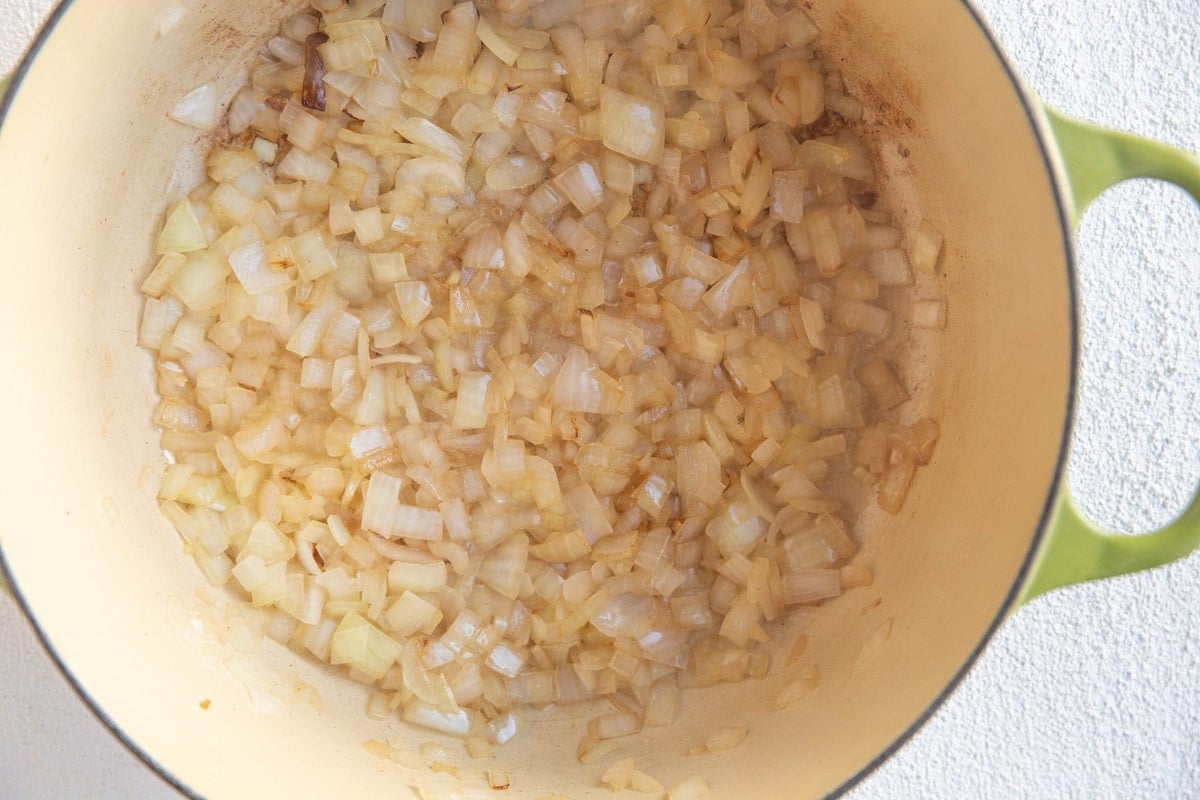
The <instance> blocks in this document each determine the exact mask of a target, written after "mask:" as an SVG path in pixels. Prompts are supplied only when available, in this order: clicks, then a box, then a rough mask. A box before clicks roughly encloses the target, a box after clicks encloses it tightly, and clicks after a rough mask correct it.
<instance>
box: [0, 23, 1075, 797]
mask: <svg viewBox="0 0 1200 800" xmlns="http://www.w3.org/2000/svg"><path fill="white" fill-rule="evenodd" d="M951 2H957V3H959V4H960V5H961V6H962V7H963V10H965V11H966V12H967V14H969V15H970V17H971V19H972V20H974V22H975V24H976V25H977V26H978V28H979V31H980V33H982V34H983V37H984V39H985V41H986V42H987V46H988V47H989V48H990V49H991V51H992V55H993V56H994V57H995V59H996V60H997V61H998V62H999V64H1000V66H1001V67H1002V68H1003V70H1004V73H1005V75H1007V76H1008V80H1009V83H1010V84H1011V85H1012V89H1013V92H1014V93H1015V94H1016V96H1017V100H1018V101H1019V102H1020V104H1021V108H1022V109H1023V110H1024V112H1025V118H1026V121H1027V122H1028V123H1029V127H1030V130H1031V132H1032V133H1033V137H1034V139H1035V141H1036V143H1037V146H1038V150H1039V151H1040V152H1041V155H1042V161H1043V164H1044V165H1045V169H1046V172H1047V174H1048V175H1049V177H1050V178H1051V180H1050V188H1051V191H1052V192H1053V195H1054V205H1055V208H1056V209H1057V213H1058V221H1059V228H1060V229H1061V231H1062V245H1063V255H1064V256H1065V261H1066V264H1067V295H1068V306H1069V308H1068V317H1069V321H1070V329H1069V330H1070V333H1069V335H1070V343H1069V346H1070V358H1069V364H1068V387H1069V391H1068V392H1067V405H1066V409H1065V410H1064V414H1063V428H1062V433H1061V435H1060V438H1059V448H1058V457H1057V459H1056V460H1055V465H1054V472H1053V476H1052V478H1051V481H1050V485H1049V486H1048V488H1047V491H1046V499H1045V501H1044V503H1043V506H1042V511H1041V513H1040V515H1039V516H1038V522H1037V526H1036V527H1035V529H1034V531H1033V537H1032V538H1031V540H1030V544H1029V549H1028V550H1027V552H1026V553H1025V557H1024V558H1023V559H1022V562H1021V566H1020V568H1019V569H1018V570H1017V573H1016V575H1015V576H1014V577H1013V583H1012V587H1011V588H1010V589H1009V591H1008V594H1007V595H1006V596H1005V598H1004V602H1003V603H1002V604H1001V606H1000V608H999V610H998V611H997V613H996V615H995V617H994V618H993V619H992V621H991V622H990V623H989V624H988V627H987V630H986V631H984V633H983V635H982V636H981V637H980V639H979V641H978V643H977V644H976V645H975V648H974V649H973V650H972V651H971V653H970V654H969V655H968V656H967V657H966V659H964V661H963V663H962V665H961V666H960V667H959V669H958V671H957V672H956V673H955V675H954V677H953V678H951V679H950V681H949V682H948V683H947V684H946V686H945V687H944V688H943V689H942V690H941V691H940V692H939V693H938V694H937V695H936V696H935V697H934V698H932V699H931V700H930V701H929V703H928V705H927V706H926V707H925V710H924V711H923V712H922V713H921V714H920V715H919V716H918V717H917V718H916V719H914V720H913V721H912V722H911V723H910V724H909V725H908V727H907V728H905V729H904V731H903V732H902V733H901V734H900V735H899V736H897V737H896V738H895V739H894V740H893V741H892V742H891V744H889V745H888V746H887V747H886V748H884V749H883V750H882V751H881V752H880V753H879V754H878V755H877V756H875V758H873V759H871V761H869V762H868V763H867V764H865V765H863V766H862V767H860V768H859V769H858V771H857V772H856V773H855V774H854V775H852V776H851V777H849V778H848V779H846V780H845V781H844V782H843V783H842V784H841V785H840V786H838V787H837V788H836V789H834V790H833V791H832V792H830V793H829V794H828V795H826V797H827V798H837V797H842V796H843V795H845V794H846V793H848V792H849V791H850V790H851V789H853V788H855V787H856V786H858V785H859V784H861V783H862V782H863V781H864V780H866V779H867V777H868V776H870V775H871V774H872V773H874V772H875V771H876V770H877V769H878V768H879V767H880V766H882V765H883V763H884V762H886V761H888V760H889V759H891V758H892V756H894V755H895V754H896V753H897V752H899V751H900V750H901V749H902V748H903V747H904V746H906V745H907V744H908V743H909V742H910V741H911V740H912V739H913V737H914V736H916V734H917V732H918V731H920V730H921V728H923V727H924V726H925V724H926V723H927V722H928V721H929V720H930V719H931V718H932V717H933V716H934V714H936V713H937V712H938V711H939V710H940V709H941V708H942V706H943V705H944V704H945V702H946V700H947V699H949V697H950V695H951V694H953V693H954V692H955V691H956V690H957V689H958V687H959V685H960V684H961V683H962V682H963V680H964V679H965V678H966V676H967V674H968V673H969V672H970V671H971V669H972V668H973V667H974V666H975V663H976V662H977V661H978V660H979V658H980V656H981V655H982V654H983V651H984V650H986V649H987V647H988V645H989V644H991V641H992V639H993V637H995V635H996V632H997V631H998V630H999V628H1000V625H1001V624H1002V623H1003V622H1004V621H1005V620H1006V619H1007V618H1008V616H1009V615H1010V614H1011V613H1012V612H1013V611H1015V610H1016V609H1017V607H1019V605H1020V598H1021V593H1022V590H1023V589H1024V587H1025V584H1026V583H1027V582H1028V580H1029V578H1030V576H1031V574H1032V570H1033V564H1034V562H1035V560H1036V557H1037V555H1038V553H1039V552H1040V550H1041V549H1042V545H1043V544H1044V543H1045V541H1046V534H1047V530H1048V529H1049V525H1050V520H1051V518H1052V517H1053V514H1054V511H1055V509H1056V507H1057V505H1058V496H1059V493H1060V492H1061V490H1062V486H1063V480H1064V477H1065V475H1066V465H1067V456H1068V450H1069V445H1070V439H1071V431H1072V430H1073V429H1074V427H1075V418H1076V409H1077V403H1076V399H1077V394H1078V391H1079V388H1078V378H1079V357H1080V352H1079V286H1078V265H1077V262H1076V255H1075V237H1074V233H1073V227H1072V223H1071V205H1070V202H1071V201H1070V200H1069V199H1068V194H1069V193H1068V189H1067V186H1068V183H1067V178H1066V175H1065V172H1064V170H1063V166H1062V161H1061V155H1060V153H1059V149H1058V147H1057V145H1056V143H1055V141H1054V137H1053V136H1052V135H1051V133H1050V131H1049V129H1048V128H1047V126H1046V124H1045V121H1044V117H1043V111H1042V105H1041V102H1040V101H1039V100H1038V99H1037V98H1036V97H1035V96H1034V94H1033V92H1032V90H1031V89H1029V88H1028V87H1027V86H1026V85H1025V83H1024V82H1023V81H1022V79H1021V77H1020V75H1019V73H1018V72H1017V70H1016V68H1015V67H1014V66H1013V64H1012V62H1011V61H1010V60H1009V57H1008V55H1007V54H1006V53H1005V52H1004V50H1003V48H1002V47H1001V46H1000V43H999V42H998V41H997V39H996V35H995V33H994V32H993V31H992V28H991V26H990V25H989V24H988V22H987V21H986V20H985V19H984V18H983V15H982V14H981V13H980V12H979V9H978V8H976V6H975V0H951ZM73 5H74V0H59V2H58V4H57V5H56V6H55V7H54V9H53V10H52V11H51V13H50V16H49V17H47V18H46V21H45V23H43V25H42V27H41V29H40V30H39V31H38V32H37V34H36V36H35V37H34V39H33V42H32V44H31V45H30V47H29V50H28V51H27V52H26V53H25V55H24V56H23V57H22V58H21V60H20V62H19V63H18V64H17V67H16V68H15V69H14V70H13V73H12V75H11V76H10V83H9V86H8V91H7V92H5V93H4V94H3V95H2V96H0V127H3V124H4V120H5V118H6V117H7V115H8V110H9V108H10V106H11V105H12V102H13V99H14V98H15V97H16V95H17V92H18V90H19V88H20V86H21V83H22V81H23V80H24V78H25V75H26V73H27V72H28V71H29V69H30V67H31V66H32V64H33V62H34V60H35V59H36V58H37V56H38V53H39V52H41V49H42V47H43V46H44V45H45V43H46V41H47V39H49V37H50V36H51V35H52V34H53V33H54V30H55V28H56V27H57V26H58V23H59V22H60V21H61V20H62V18H63V16H64V15H65V14H66V13H67V11H69V10H70V9H71V7H72V6H73ZM13 578H14V575H13V573H12V572H11V571H10V569H9V567H8V564H7V562H6V561H5V559H4V551H3V548H0V580H3V581H6V582H7V585H8V587H9V591H10V592H11V594H12V597H13V599H14V600H15V601H16V603H17V606H18V607H19V608H20V610H21V612H22V613H23V614H24V616H25V617H26V619H28V620H29V623H30V625H31V626H32V627H33V630H34V633H35V634H36V635H37V638H38V641H39V642H40V643H41V645H42V649H43V650H45V652H46V654H47V655H48V656H49V657H50V659H51V661H52V662H53V663H54V666H55V667H56V668H57V669H58V671H59V672H60V673H61V674H62V676H63V677H64V678H65V679H66V681H67V683H68V685H70V687H71V689H72V690H73V691H74V692H75V694H76V695H77V696H78V697H79V699H80V700H82V701H83V704H84V705H85V706H86V707H87V709H88V710H89V711H90V712H91V713H92V715H93V716H94V717H95V718H96V719H97V720H99V722H100V723H101V724H103V725H104V727H105V728H107V729H108V730H109V731H110V732H111V733H112V734H113V736H115V737H116V738H117V740H118V741H120V742H121V744H123V745H124V746H125V748H126V749H127V750H129V752H131V753H132V754H133V755H134V756H136V757H137V758H138V760H139V761H141V762H142V764H143V765H145V766H146V767H148V768H149V769H150V770H151V771H152V772H154V773H155V774H156V775H157V776H158V777H159V778H160V779H162V780H163V781H165V782H166V783H167V784H168V785H170V786H171V787H172V788H174V789H175V790H176V791H178V792H180V793H181V794H183V795H184V796H185V797H187V798H190V800H205V799H204V798H203V797H202V796H201V795H200V794H198V793H197V792H196V791H195V790H193V789H192V788H191V787H190V786H188V785H187V784H185V783H184V782H183V781H182V780H181V779H180V778H178V777H177V776H175V775H174V774H173V773H172V772H171V771H170V770H168V769H167V768H166V767H164V766H163V765H162V764H160V763H159V762H158V761H157V760H156V759H155V758H154V756H152V755H151V754H150V753H149V752H147V750H145V749H144V748H143V747H142V746H141V745H139V744H138V743H137V742H135V741H133V739H132V738H131V737H130V736H129V735H128V734H126V733H125V731H124V730H122V729H121V727H120V725H118V724H117V722H116V721H115V720H113V719H112V717H110V716H109V714H108V712H106V711H105V710H104V708H103V707H101V706H100V704H99V703H97V702H96V701H95V700H94V699H93V698H92V697H91V695H90V694H88V691H87V689H86V688H85V687H84V686H83V685H82V684H81V683H80V682H79V681H78V679H77V678H76V677H75V675H74V674H73V673H72V672H71V670H70V668H69V667H68V666H67V664H66V663H65V662H64V661H63V660H62V658H61V657H60V656H59V654H58V651H57V650H56V649H55V648H54V644H53V642H51V641H50V639H49V637H48V636H47V635H46V633H45V632H44V631H43V630H42V627H41V626H40V625H39V624H38V621H37V618H36V617H35V616H34V614H33V610H32V609H31V608H30V607H29V606H28V604H27V603H26V602H25V598H24V597H23V596H22V595H21V592H20V590H19V589H18V584H17V583H16V581H15V580H13Z"/></svg>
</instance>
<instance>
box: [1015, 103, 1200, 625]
mask: <svg viewBox="0 0 1200 800" xmlns="http://www.w3.org/2000/svg"><path fill="white" fill-rule="evenodd" d="M1042 111H1043V114H1044V121H1045V123H1046V128H1045V129H1046V130H1047V131H1048V132H1049V133H1050V134H1051V135H1052V136H1053V138H1054V140H1055V142H1057V144H1058V152H1059V154H1060V156H1061V158H1062V167H1063V172H1064V175H1065V177H1066V184H1067V187H1068V189H1069V192H1070V195H1069V197H1068V200H1069V201H1070V202H1071V205H1072V208H1071V222H1072V224H1073V225H1078V224H1079V217H1080V215H1081V214H1083V212H1084V211H1085V210H1086V209H1087V207H1088V205H1090V204H1091V202H1092V201H1093V200H1095V199H1096V198H1097V197H1099V196H1100V194H1101V193H1102V192H1104V190H1106V189H1108V188H1110V187H1112V186H1115V185H1116V184H1118V183H1120V182H1122V181H1127V180H1130V179H1132V178H1156V179H1158V180H1163V181H1168V182H1170V183H1173V184H1175V185H1176V186H1179V187H1181V188H1183V189H1185V190H1187V191H1188V192H1189V193H1190V194H1191V195H1192V197H1194V198H1195V199H1196V201H1197V202H1198V203H1200V159H1198V158H1196V156H1194V155H1192V154H1191V153H1187V152H1185V151H1183V150H1179V149H1177V148H1174V147H1171V146H1169V145H1165V144H1160V143H1159V142H1152V141H1149V140H1147V139H1141V138H1139V137H1137V136H1132V135H1130V134H1127V133H1117V132H1114V131H1109V130H1105V129H1103V128H1098V127H1096V126H1094V125H1090V124H1088V123H1085V122H1080V121H1078V120H1074V119H1070V118H1069V117H1065V116H1063V115H1062V114H1059V113H1058V112H1057V111H1054V110H1052V109H1050V108H1046V107H1044V106H1043V108H1042ZM1197 548H1200V494H1197V495H1196V496H1195V497H1194V498H1193V499H1192V503H1191V505H1190V506H1189V507H1188V509H1187V511H1185V512H1184V513H1183V515H1182V516H1180V517H1179V519H1177V520H1175V521H1174V522H1172V523H1171V524H1170V525H1168V526H1167V527H1165V528H1163V529H1162V530H1160V531H1157V532H1155V533H1150V534H1146V535H1145V536H1126V535H1122V534H1116V533H1108V532H1106V531H1103V530H1100V529H1099V528H1097V527H1096V526H1095V525H1093V524H1092V523H1091V522H1089V521H1088V520H1087V519H1086V518H1085V517H1084V516H1083V515H1082V514H1080V513H1079V509H1078V508H1076V506H1075V503H1074V502H1073V501H1072V500H1071V497H1070V495H1069V493H1068V492H1067V490H1066V486H1065V482H1064V486H1062V487H1061V488H1060V490H1059V494H1058V500H1057V506H1056V508H1055V509H1054V511H1053V513H1052V516H1051V519H1050V523H1049V525H1048V527H1047V530H1046V540H1045V542H1044V543H1043V545H1042V548H1041V551H1040V552H1039V553H1038V556H1037V560H1036V561H1035V563H1034V568H1033V570H1032V572H1031V573H1030V576H1029V579H1028V580H1027V581H1026V583H1025V587H1024V590H1023V592H1022V595H1021V602H1026V601H1028V600H1032V599H1033V598H1035V597H1037V596H1038V595H1040V594H1044V593H1045V592H1048V591H1050V590H1051V589H1056V588H1058V587H1060V586H1069V585H1070V584H1073V583H1082V582H1083V581H1090V580H1096V579H1098V578H1110V577H1113V576H1116V575H1125V574H1127V573H1130V572H1137V571H1138V570H1143V569H1150V568H1151V567H1158V566H1161V565H1163V564H1167V563H1169V562H1171V561H1175V560H1177V559H1180V558H1183V557H1184V556H1186V555H1188V554H1189V553H1191V552H1193V551H1194V550H1196V549H1197Z"/></svg>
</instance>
